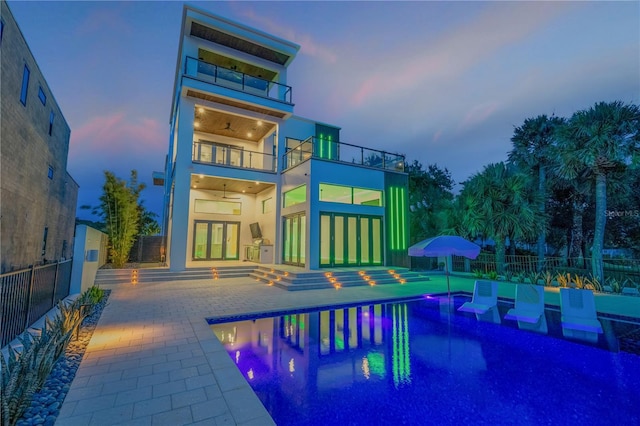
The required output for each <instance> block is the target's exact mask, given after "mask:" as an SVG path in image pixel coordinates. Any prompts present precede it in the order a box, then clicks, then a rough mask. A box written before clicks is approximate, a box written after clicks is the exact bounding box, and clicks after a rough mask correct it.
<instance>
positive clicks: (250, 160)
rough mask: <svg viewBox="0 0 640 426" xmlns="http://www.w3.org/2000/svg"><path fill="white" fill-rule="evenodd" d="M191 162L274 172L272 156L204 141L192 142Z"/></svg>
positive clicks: (274, 163) (274, 164)
mask: <svg viewBox="0 0 640 426" xmlns="http://www.w3.org/2000/svg"><path fill="white" fill-rule="evenodd" d="M193 161H197V162H199V163H205V164H213V165H219V166H230V167H238V168H245V169H253V170H262V171H268V172H274V171H275V170H276V157H275V156H274V155H271V154H264V153H262V152H256V151H249V150H246V149H242V148H237V147H232V146H225V145H220V144H216V143H214V142H205V141H199V142H194V144H193Z"/></svg>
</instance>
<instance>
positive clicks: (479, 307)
mask: <svg viewBox="0 0 640 426" xmlns="http://www.w3.org/2000/svg"><path fill="white" fill-rule="evenodd" d="M458 310H459V311H463V312H473V313H474V314H476V319H477V320H478V321H485V322H493V323H495V324H500V314H499V313H498V283H497V282H495V281H476V283H475V285H474V286H473V298H472V299H471V302H466V303H464V304H463V305H462V306H460V307H459V308H458Z"/></svg>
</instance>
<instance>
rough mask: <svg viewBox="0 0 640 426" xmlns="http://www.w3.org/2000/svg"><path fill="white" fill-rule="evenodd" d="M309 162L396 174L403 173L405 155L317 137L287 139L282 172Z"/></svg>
mask: <svg viewBox="0 0 640 426" xmlns="http://www.w3.org/2000/svg"><path fill="white" fill-rule="evenodd" d="M311 158H318V159H323V160H330V161H337V162H341V163H348V164H354V165H358V166H365V167H372V168H376V169H383V170H393V171H397V172H404V170H405V156H404V155H401V154H395V153H390V152H386V151H380V150H377V149H372V148H367V147H364V146H359V145H352V144H349V143H345V142H338V141H333V140H331V138H317V137H309V138H307V139H305V140H303V141H301V140H298V139H292V138H287V152H286V153H285V154H284V155H283V158H282V170H287V169H289V168H291V167H294V166H296V165H298V164H300V163H303V162H305V161H307V160H309V159H311Z"/></svg>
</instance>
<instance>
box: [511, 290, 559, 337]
mask: <svg viewBox="0 0 640 426" xmlns="http://www.w3.org/2000/svg"><path fill="white" fill-rule="evenodd" d="M504 319H506V320H515V321H518V327H519V328H521V329H524V330H531V331H537V332H539V333H546V332H547V331H548V329H547V318H546V317H545V314H544V287H542V286H539V285H533V284H517V286H516V303H515V307H514V308H513V309H509V311H507V314H506V315H505V316H504Z"/></svg>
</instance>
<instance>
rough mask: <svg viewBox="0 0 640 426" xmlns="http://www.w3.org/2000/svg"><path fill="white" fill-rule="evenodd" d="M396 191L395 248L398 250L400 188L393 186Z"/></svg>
mask: <svg viewBox="0 0 640 426" xmlns="http://www.w3.org/2000/svg"><path fill="white" fill-rule="evenodd" d="M395 191H396V249H398V250H400V249H401V248H402V247H400V220H401V219H400V188H395Z"/></svg>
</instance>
